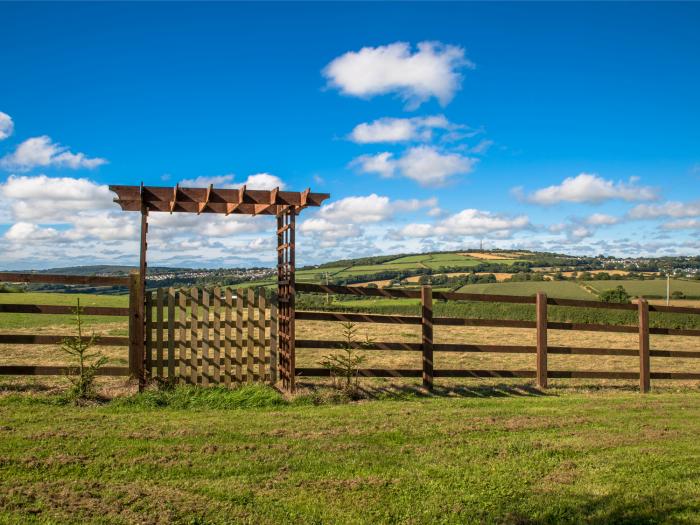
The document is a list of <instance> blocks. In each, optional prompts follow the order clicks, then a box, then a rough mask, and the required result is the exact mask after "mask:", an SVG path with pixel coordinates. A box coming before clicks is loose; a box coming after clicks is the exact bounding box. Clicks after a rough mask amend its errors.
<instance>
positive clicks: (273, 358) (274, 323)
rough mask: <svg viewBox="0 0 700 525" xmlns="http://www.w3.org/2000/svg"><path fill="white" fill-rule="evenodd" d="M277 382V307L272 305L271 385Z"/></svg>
mask: <svg viewBox="0 0 700 525" xmlns="http://www.w3.org/2000/svg"><path fill="white" fill-rule="evenodd" d="M276 382H277V305H276V304H274V303H273V304H270V383H272V384H273V385H274V384H275V383H276Z"/></svg>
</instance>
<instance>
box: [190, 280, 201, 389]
mask: <svg viewBox="0 0 700 525" xmlns="http://www.w3.org/2000/svg"><path fill="white" fill-rule="evenodd" d="M189 303H190V304H189V306H190V319H191V321H190V341H189V346H190V383H191V384H193V385H196V384H197V370H198V369H199V367H198V366H197V358H198V357H199V356H198V352H197V346H198V341H199V335H198V329H197V318H198V310H199V290H198V289H197V288H196V287H192V289H191V290H190V296H189Z"/></svg>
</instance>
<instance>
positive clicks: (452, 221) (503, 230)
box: [399, 209, 531, 239]
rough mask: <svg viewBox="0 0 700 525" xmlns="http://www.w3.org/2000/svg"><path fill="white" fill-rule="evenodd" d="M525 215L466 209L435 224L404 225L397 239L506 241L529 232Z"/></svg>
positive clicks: (528, 221) (527, 219)
mask: <svg viewBox="0 0 700 525" xmlns="http://www.w3.org/2000/svg"><path fill="white" fill-rule="evenodd" d="M530 227H531V225H530V220H529V218H528V217H527V216H526V215H519V216H510V215H505V214H498V213H492V212H489V211H483V210H476V209H466V210H462V211H460V212H459V213H456V214H454V215H451V216H449V217H447V218H445V219H443V220H442V221H440V222H438V223H436V224H420V223H417V224H408V225H406V226H404V227H403V228H402V229H401V230H400V231H399V234H400V236H399V237H400V238H404V239H405V238H426V237H441V238H443V239H454V238H457V237H483V236H491V237H497V238H506V237H510V236H511V235H512V234H513V232H515V231H519V230H524V229H528V228H530Z"/></svg>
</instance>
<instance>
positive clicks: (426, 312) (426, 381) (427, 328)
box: [420, 285, 433, 390]
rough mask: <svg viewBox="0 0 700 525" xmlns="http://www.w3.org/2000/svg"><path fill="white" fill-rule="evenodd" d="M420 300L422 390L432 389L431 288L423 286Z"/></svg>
mask: <svg viewBox="0 0 700 525" xmlns="http://www.w3.org/2000/svg"><path fill="white" fill-rule="evenodd" d="M420 292H421V294H420V298H421V332H422V338H421V350H422V354H423V388H425V389H426V390H432V389H433V288H432V287H431V286H430V285H423V286H421V289H420Z"/></svg>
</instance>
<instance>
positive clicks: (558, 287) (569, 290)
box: [458, 281, 596, 300]
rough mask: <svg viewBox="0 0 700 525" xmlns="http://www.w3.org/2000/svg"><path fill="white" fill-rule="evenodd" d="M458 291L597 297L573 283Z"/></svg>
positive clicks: (472, 286) (529, 283)
mask: <svg viewBox="0 0 700 525" xmlns="http://www.w3.org/2000/svg"><path fill="white" fill-rule="evenodd" d="M458 291H460V292H462V293H483V294H498V295H535V294H536V293H537V292H544V293H546V294H547V295H548V296H550V297H556V298H560V299H588V300H595V299H596V296H595V295H593V294H591V293H589V292H588V291H586V290H585V289H584V288H582V287H581V286H579V285H578V284H577V283H575V282H571V281H540V282H533V281H525V282H516V283H489V284H468V285H466V286H463V287H462V288H460V289H459V290H458Z"/></svg>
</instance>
